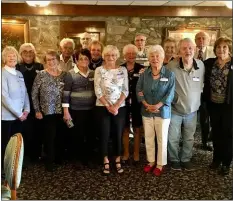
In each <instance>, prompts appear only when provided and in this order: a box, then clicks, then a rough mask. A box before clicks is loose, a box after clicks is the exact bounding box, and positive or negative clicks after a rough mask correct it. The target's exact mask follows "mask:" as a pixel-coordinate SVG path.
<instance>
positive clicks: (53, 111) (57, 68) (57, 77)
mask: <svg viewBox="0 0 233 201" xmlns="http://www.w3.org/2000/svg"><path fill="white" fill-rule="evenodd" d="M204 36H206V35H204ZM82 37H83V38H85V39H84V40H82ZM82 37H81V44H82V41H83V48H82V49H80V50H78V51H76V52H75V54H74V47H75V44H74V42H73V40H72V39H68V38H65V39H63V40H62V41H61V43H60V46H61V55H58V53H57V52H56V51H54V50H48V51H47V52H46V54H45V57H44V64H45V68H43V65H42V64H40V63H38V62H37V60H36V51H35V48H34V46H33V45H32V44H31V43H25V44H23V45H22V46H21V47H20V50H19V54H18V52H17V50H16V49H15V48H14V47H11V46H8V47H6V48H4V50H3V52H2V59H3V63H4V65H5V66H4V67H3V68H2V159H3V156H4V151H5V148H6V144H7V142H8V140H9V138H10V137H11V136H12V135H13V134H14V133H17V132H22V134H23V137H24V139H25V155H26V156H28V157H30V158H31V159H35V158H38V157H39V156H40V151H41V145H42V143H43V145H44V152H45V154H46V163H45V164H46V166H45V167H46V169H47V170H48V171H53V170H54V167H55V166H54V162H58V163H60V162H61V161H62V159H63V155H64V150H65V149H66V148H68V149H70V150H71V152H72V153H73V154H74V156H76V157H77V158H78V159H80V160H82V161H85V162H88V161H90V160H92V159H93V154H94V147H96V144H98V143H99V144H100V146H99V147H100V153H101V162H102V163H103V168H102V172H103V174H105V175H109V174H110V172H111V166H110V160H109V141H110V138H111V139H112V152H113V155H114V161H113V162H114V167H115V169H116V171H117V173H119V174H121V173H123V172H124V170H123V168H122V162H124V163H125V162H127V161H128V160H129V158H130V154H129V153H130V151H129V133H130V126H131V123H132V127H133V131H134V151H133V161H134V164H138V162H139V159H140V158H139V149H140V141H141V132H140V127H141V125H142V124H143V127H144V134H145V146H146V155H147V160H148V164H147V165H146V166H145V167H144V172H147V173H148V172H153V174H154V175H156V176H160V175H161V174H162V173H163V171H164V167H165V165H166V164H167V161H168V159H169V161H170V162H171V168H172V169H173V170H181V169H185V170H193V165H192V163H191V158H192V149H193V143H194V133H195V131H196V124H197V111H198V109H199V107H200V104H201V101H200V99H201V98H200V97H201V95H202V97H203V101H204V102H205V103H206V105H207V110H208V113H209V116H210V121H211V122H212V123H211V127H212V135H213V148H214V152H213V161H212V163H211V165H210V168H211V169H215V170H219V172H220V173H221V174H222V175H227V174H229V169H230V164H231V160H232V113H233V111H232V91H233V88H232V85H233V78H232V76H233V75H232V70H233V68H232V66H233V63H232V62H233V61H232V57H231V52H232V41H231V40H230V39H228V38H226V37H220V38H219V39H217V40H216V42H215V44H214V48H213V52H214V54H215V55H216V57H215V58H210V59H207V60H205V61H204V63H203V62H202V61H201V59H196V58H195V57H194V56H195V50H196V45H195V44H194V43H193V41H192V40H191V39H189V38H185V39H181V40H180V41H179V44H178V48H176V42H175V40H174V39H172V38H168V39H166V40H165V41H164V42H163V47H162V46H160V45H153V46H150V47H149V48H148V49H147V51H146V55H147V59H148V62H149V64H150V65H149V67H147V68H144V66H143V65H141V64H139V63H137V62H136V61H137V56H138V52H139V48H141V47H139V48H137V47H136V46H135V45H133V44H128V45H126V46H125V47H124V48H123V56H124V59H125V63H124V64H122V65H117V60H118V58H119V57H120V52H119V50H118V48H117V47H116V46H113V45H107V46H105V47H103V45H102V44H101V43H100V42H99V41H92V42H90V43H89V46H88V48H87V45H86V41H88V40H87V39H88V37H89V38H90V36H89V35H88V34H87V33H84V34H83V36H82ZM145 40H146V37H145V36H144V35H142V34H141V35H137V36H136V37H135V44H137V43H138V44H140V43H144V42H145ZM84 42H85V43H84ZM140 51H141V54H142V52H143V51H142V50H141V49H140ZM177 52H178V53H179V54H177ZM140 56H142V55H139V57H140ZM20 59H21V60H20ZM203 87H204V90H203ZM65 123H66V124H67V125H68V127H69V128H68V127H67V126H66V124H65ZM72 123H73V124H74V126H73V125H72ZM72 126H73V127H72ZM71 127H72V128H71ZM41 133H43V139H41V137H40V136H41V135H42V134H41ZM70 133H72V134H70ZM181 136H182V145H181V147H180V138H181ZM67 138H70V140H67ZM97 139H99V141H98V140H97ZM155 139H157V140H155ZM41 140H42V141H43V142H42V143H41ZM67 141H69V142H68V143H66V142H67ZM122 144H123V156H122V157H121V154H122ZM156 144H157V145H156ZM97 147H98V146H97ZM220 167H221V168H220Z"/></svg>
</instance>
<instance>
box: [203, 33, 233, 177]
mask: <svg viewBox="0 0 233 201" xmlns="http://www.w3.org/2000/svg"><path fill="white" fill-rule="evenodd" d="M231 52H232V40H231V39H229V38H225V37H220V38H218V39H217V40H216V42H215V44H214V53H215V55H216V58H210V59H207V60H206V61H204V63H205V67H206V72H205V86H204V91H203V96H204V101H206V104H207V108H208V110H209V114H210V119H211V122H212V133H213V147H214V152H213V161H212V163H211V165H210V168H211V169H219V168H220V166H221V169H220V171H219V173H220V174H221V175H228V174H229V169H230V164H231V161H232V133H233V129H232V113H233V110H232V102H233V99H232V91H233V72H232V71H233V58H232V57H231Z"/></svg>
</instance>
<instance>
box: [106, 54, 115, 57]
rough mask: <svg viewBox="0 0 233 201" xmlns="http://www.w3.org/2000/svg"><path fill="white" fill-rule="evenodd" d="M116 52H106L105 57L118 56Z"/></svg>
mask: <svg viewBox="0 0 233 201" xmlns="http://www.w3.org/2000/svg"><path fill="white" fill-rule="evenodd" d="M116 56H117V55H116V54H105V57H116Z"/></svg>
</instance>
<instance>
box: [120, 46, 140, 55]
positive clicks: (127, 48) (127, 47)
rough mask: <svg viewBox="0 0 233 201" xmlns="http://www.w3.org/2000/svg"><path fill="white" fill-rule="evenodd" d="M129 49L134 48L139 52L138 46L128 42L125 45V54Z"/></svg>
mask: <svg viewBox="0 0 233 201" xmlns="http://www.w3.org/2000/svg"><path fill="white" fill-rule="evenodd" d="M129 49H133V50H134V52H135V53H136V54H137V53H138V48H137V47H136V46H135V45H133V44H128V45H125V46H124V47H123V55H126V54H127V52H128V50H129Z"/></svg>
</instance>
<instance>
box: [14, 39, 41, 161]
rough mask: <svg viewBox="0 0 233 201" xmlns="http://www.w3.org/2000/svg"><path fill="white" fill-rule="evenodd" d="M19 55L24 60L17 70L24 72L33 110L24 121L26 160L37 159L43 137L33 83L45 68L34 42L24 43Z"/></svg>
mask: <svg viewBox="0 0 233 201" xmlns="http://www.w3.org/2000/svg"><path fill="white" fill-rule="evenodd" d="M19 55H20V56H21V58H22V60H21V62H20V63H19V64H17V65H16V70H18V71H20V72H21V73H22V74H23V77H24V81H25V85H26V88H27V92H28V95H29V101H30V108H31V112H30V113H29V115H28V118H27V120H26V121H25V122H24V123H23V131H22V134H23V139H24V161H25V162H28V159H30V160H31V161H36V160H38V159H39V157H40V156H41V149H42V142H41V141H42V139H41V130H40V128H41V123H40V121H38V120H37V119H36V118H35V111H34V109H33V104H32V97H31V92H32V85H33V82H34V79H35V77H36V75H37V73H38V72H39V71H41V70H43V69H44V67H43V65H42V64H41V63H39V62H38V60H37V57H36V49H35V47H34V45H33V44H32V43H24V44H22V45H21V46H20V48H19Z"/></svg>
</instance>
